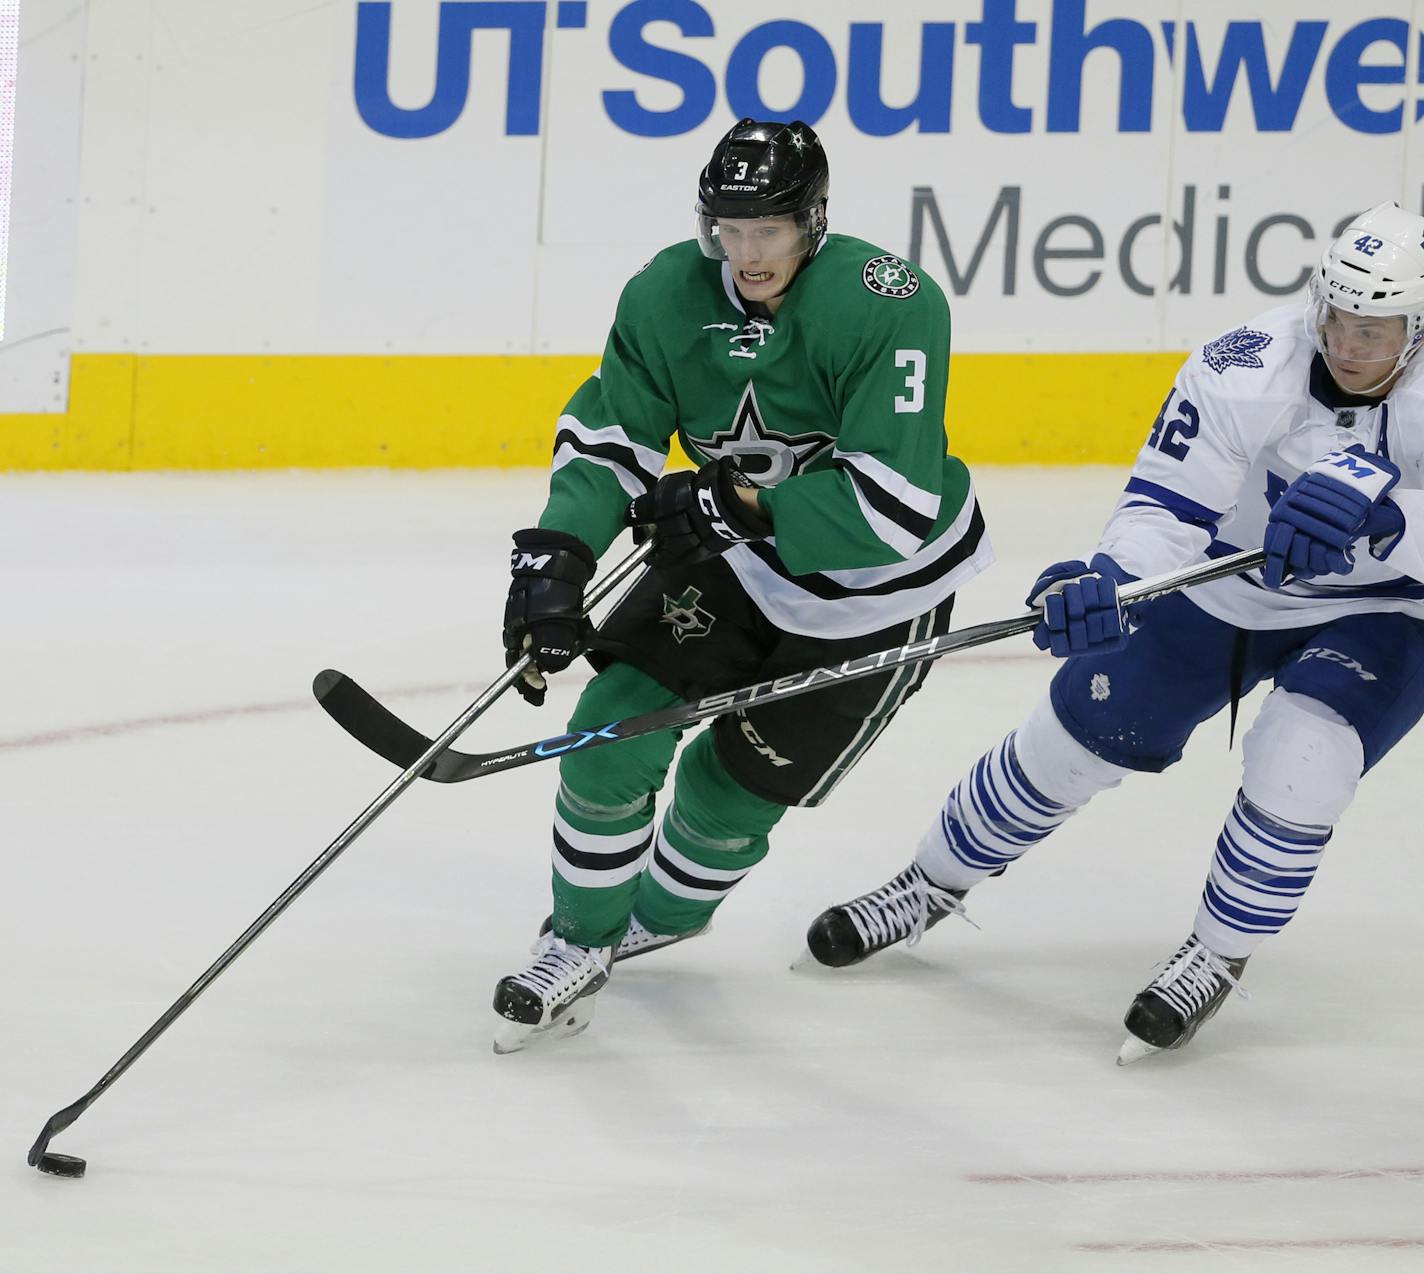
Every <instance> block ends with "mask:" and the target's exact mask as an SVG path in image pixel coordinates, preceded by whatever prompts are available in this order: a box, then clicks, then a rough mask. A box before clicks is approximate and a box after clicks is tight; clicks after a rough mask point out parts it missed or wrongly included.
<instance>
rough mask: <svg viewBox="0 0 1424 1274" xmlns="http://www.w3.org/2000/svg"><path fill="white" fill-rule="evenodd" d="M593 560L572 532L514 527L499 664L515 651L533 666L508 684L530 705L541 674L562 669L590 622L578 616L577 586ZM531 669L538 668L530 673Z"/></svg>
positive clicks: (513, 659)
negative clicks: (502, 656) (502, 642)
mask: <svg viewBox="0 0 1424 1274" xmlns="http://www.w3.org/2000/svg"><path fill="white" fill-rule="evenodd" d="M597 564H598V562H597V559H596V558H595V557H594V556H593V550H592V549H590V548H589V547H588V545H587V544H585V543H584V542H583V541H582V540H581V539H579V538H578V537H577V536H575V535H569V534H567V533H565V532H563V531H540V530H529V531H516V532H515V533H514V551H513V552H512V553H511V554H510V555H509V567H510V571H511V572H512V573H513V575H514V581H513V582H512V583H511V584H510V586H509V600H508V601H507V602H505V604H504V666H505V667H506V668H510V667H513V666H514V664H516V663H518V662H519V658H520V656H521V655H524V654H525V653H528V654H530V655H533V657H534V667H533V668H530V669H529V670H528V671H526V672H525V674H524V676H523V677H522V678H520V680H518V681H516V682H515V683H514V688H515V689H516V690H517V691H519V693H520V694H521V695H523V696H524V698H525V699H527V700H528V701H529V702H530V703H532V704H533V705H534V706H535V707H536V708H537V707H538V706H539V705H540V704H542V703H543V702H544V691H545V689H546V688H547V686H546V683H545V681H544V678H543V677H542V676H541V675H540V674H541V673H545V672H562V671H563V670H564V669H565V668H567V667H568V666H569V665H570V664H571V663H573V661H574V660H575V659H577V658H578V655H579V652H580V651H581V650H582V649H583V648H584V646H585V645H586V644H587V642H588V638H589V636H590V634H592V632H593V625H592V624H590V623H589V621H588V620H587V619H585V618H584V613H583V612H584V604H583V590H584V588H585V587H586V586H587V584H588V582H589V580H591V579H592V578H593V571H594V567H595V566H597ZM535 669H538V671H537V672H536V671H535Z"/></svg>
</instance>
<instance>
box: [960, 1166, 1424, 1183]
mask: <svg viewBox="0 0 1424 1274" xmlns="http://www.w3.org/2000/svg"><path fill="white" fill-rule="evenodd" d="M1381 1177H1389V1178H1397V1179H1404V1180H1417V1179H1419V1178H1424V1168H1289V1169H1284V1170H1281V1171H1274V1172H1250V1171H1244V1172H1223V1171H1205V1172H974V1173H970V1174H969V1175H968V1176H967V1177H966V1178H965V1180H966V1181H969V1182H971V1183H972V1184H974V1185H980V1186H1022V1185H1047V1186H1062V1185H1120V1184H1122V1183H1124V1182H1134V1181H1140V1182H1153V1181H1163V1182H1184V1181H1358V1180H1376V1179H1378V1178H1381Z"/></svg>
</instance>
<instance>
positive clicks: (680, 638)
mask: <svg viewBox="0 0 1424 1274" xmlns="http://www.w3.org/2000/svg"><path fill="white" fill-rule="evenodd" d="M701 600H702V590H701V589H700V588H685V589H683V590H682V596H680V597H669V596H668V595H667V594H666V593H664V594H663V617H662V619H661V620H659V621H658V622H659V623H663V624H669V625H671V627H672V639H673V641H675V642H677V644H678V645H679V646H681V645H682V643H683V642H685V641H686V640H687V639H688V638H689V637H705V636H707V634H708V633H710V632H711V631H712V625H713V624H715V623H716V622H717V617H716V616H715V615H713V614H712V612H711V611H707V610H704V609H703V608H702V607H701V606H699V605H698V604H697V603H698V602H700V601H701Z"/></svg>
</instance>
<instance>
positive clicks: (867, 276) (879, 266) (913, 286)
mask: <svg viewBox="0 0 1424 1274" xmlns="http://www.w3.org/2000/svg"><path fill="white" fill-rule="evenodd" d="M860 277H861V281H862V282H863V283H864V284H865V286H866V287H868V288H869V289H870V290H871V291H872V292H874V293H876V294H877V295H879V296H893V297H898V298H901V299H903V298H904V297H907V296H914V294H915V293H916V292H918V291H919V290H920V279H919V275H917V274H916V273H915V272H914V271H913V270H912V269H910V267H909V266H908V265H906V264H905V263H904V262H903V261H901V260H900V258H899V257H890V256H885V257H876V258H874V260H871V261H867V262H866V263H865V270H864V271H863V273H862V274H861V276H860Z"/></svg>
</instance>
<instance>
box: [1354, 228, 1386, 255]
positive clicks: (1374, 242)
mask: <svg viewBox="0 0 1424 1274" xmlns="http://www.w3.org/2000/svg"><path fill="white" fill-rule="evenodd" d="M1355 247H1356V248H1358V249H1359V250H1360V251H1361V252H1363V253H1364V254H1365V255H1366V256H1367V257H1372V256H1374V254H1375V253H1376V252H1378V251H1379V250H1380V249H1381V248H1382V247H1384V240H1383V239H1376V238H1375V237H1374V236H1373V235H1368V234H1362V235H1361V236H1360V237H1359V238H1358V239H1356V240H1355Z"/></svg>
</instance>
